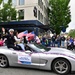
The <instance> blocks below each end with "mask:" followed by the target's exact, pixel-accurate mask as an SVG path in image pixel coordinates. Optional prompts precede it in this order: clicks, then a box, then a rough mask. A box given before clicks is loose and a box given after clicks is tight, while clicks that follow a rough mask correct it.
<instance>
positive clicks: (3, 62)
mask: <svg viewBox="0 0 75 75" xmlns="http://www.w3.org/2000/svg"><path fill="white" fill-rule="evenodd" d="M0 67H2V68H5V67H8V59H7V57H6V56H4V55H0Z"/></svg>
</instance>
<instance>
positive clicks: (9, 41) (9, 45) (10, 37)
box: [5, 29, 19, 50]
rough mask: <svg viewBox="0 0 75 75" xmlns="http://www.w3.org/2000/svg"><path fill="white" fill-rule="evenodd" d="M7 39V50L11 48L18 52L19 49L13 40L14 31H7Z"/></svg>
mask: <svg viewBox="0 0 75 75" xmlns="http://www.w3.org/2000/svg"><path fill="white" fill-rule="evenodd" d="M5 38H6V39H7V44H6V45H7V48H13V49H14V50H18V49H19V47H16V46H15V39H14V29H10V30H9V34H8V35H6V36H5Z"/></svg>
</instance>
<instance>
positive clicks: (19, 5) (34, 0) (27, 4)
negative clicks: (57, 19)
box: [4, 0, 49, 32]
mask: <svg viewBox="0 0 75 75" xmlns="http://www.w3.org/2000/svg"><path fill="white" fill-rule="evenodd" d="M7 1H8V0H4V2H7ZM12 5H13V7H15V9H16V10H17V12H18V14H17V16H16V17H19V19H20V21H28V22H30V23H32V22H35V23H32V24H35V25H38V24H41V25H48V14H47V9H48V6H49V4H48V0H12ZM28 24H29V23H28ZM29 25H30V24H29ZM32 29H33V28H32ZM35 29H36V31H37V32H38V29H39V28H38V27H36V28H34V30H35Z"/></svg>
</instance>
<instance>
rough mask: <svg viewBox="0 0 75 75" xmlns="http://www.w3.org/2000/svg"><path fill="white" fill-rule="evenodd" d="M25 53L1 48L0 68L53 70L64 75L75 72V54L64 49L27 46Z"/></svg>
mask: <svg viewBox="0 0 75 75" xmlns="http://www.w3.org/2000/svg"><path fill="white" fill-rule="evenodd" d="M25 48H26V49H25V51H21V50H13V49H8V48H7V47H6V46H2V47H0V67H2V68H4V67H8V66H19V67H28V68H38V69H44V70H53V71H54V72H56V73H58V74H61V75H64V74H67V73H69V72H71V71H75V53H74V52H73V51H70V50H67V49H64V48H46V47H45V46H43V45H41V44H35V43H32V44H27V45H26V47H25Z"/></svg>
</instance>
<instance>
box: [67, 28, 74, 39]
mask: <svg viewBox="0 0 75 75" xmlns="http://www.w3.org/2000/svg"><path fill="white" fill-rule="evenodd" d="M68 35H69V36H72V37H73V38H75V29H72V30H70V31H69V34H68Z"/></svg>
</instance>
